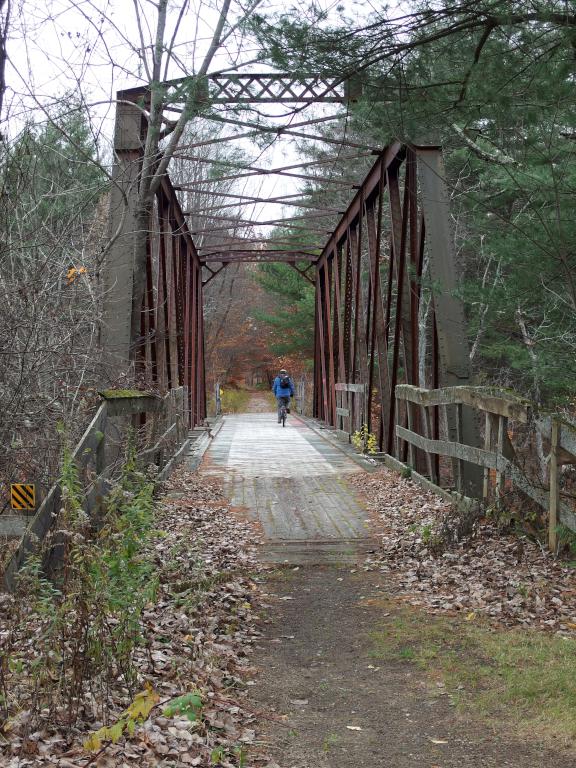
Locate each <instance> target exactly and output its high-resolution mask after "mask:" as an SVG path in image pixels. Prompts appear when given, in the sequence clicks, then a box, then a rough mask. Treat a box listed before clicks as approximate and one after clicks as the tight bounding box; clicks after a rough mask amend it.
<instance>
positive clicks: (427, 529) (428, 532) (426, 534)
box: [420, 524, 432, 544]
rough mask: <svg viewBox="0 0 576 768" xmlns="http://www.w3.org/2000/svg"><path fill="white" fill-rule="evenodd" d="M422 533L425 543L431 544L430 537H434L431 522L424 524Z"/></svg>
mask: <svg viewBox="0 0 576 768" xmlns="http://www.w3.org/2000/svg"><path fill="white" fill-rule="evenodd" d="M420 535H421V537H422V541H423V542H424V544H429V543H430V539H431V538H432V526H431V525H430V524H428V525H423V526H422V529H421V531H420Z"/></svg>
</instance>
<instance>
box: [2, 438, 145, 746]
mask: <svg viewBox="0 0 576 768" xmlns="http://www.w3.org/2000/svg"><path fill="white" fill-rule="evenodd" d="M132 442H133V441H132ZM135 456H136V454H135V448H134V445H133V444H132V445H131V447H130V450H129V452H128V456H127V459H126V462H125V465H124V468H123V472H122V476H121V478H120V480H119V481H118V483H117V484H116V486H115V487H114V488H113V490H112V491H111V492H110V494H109V496H108V498H107V501H106V506H105V511H104V514H103V518H102V521H101V523H102V524H101V527H100V528H99V529H98V530H97V529H96V528H95V526H94V525H93V524H92V521H91V520H90V519H89V518H88V516H87V515H86V514H85V512H84V509H83V502H82V486H81V483H80V479H79V473H78V468H77V467H76V465H75V462H74V461H73V459H72V454H71V452H70V450H69V448H68V446H65V447H64V452H63V465H62V473H61V478H60V485H61V488H62V508H61V512H60V516H59V520H58V521H57V524H56V526H55V528H56V533H54V534H52V535H51V537H48V538H47V539H46V540H45V542H44V546H43V548H39V550H38V551H37V552H36V553H35V554H34V555H33V556H31V557H29V559H28V561H27V563H26V565H25V567H24V568H23V569H22V570H21V572H20V575H19V579H18V584H17V601H18V606H19V611H18V622H19V623H22V621H23V620H24V621H25V622H27V623H30V625H32V626H34V628H35V637H34V653H33V654H31V655H28V656H26V657H25V658H23V659H22V663H21V664H20V662H19V661H16V657H15V656H14V655H13V652H12V651H11V652H10V654H9V655H11V656H13V658H14V661H13V663H12V664H10V662H8V663H6V664H3V665H2V685H3V692H4V695H5V696H6V694H7V692H8V689H9V686H10V680H11V679H12V678H13V677H14V676H16V675H18V676H19V677H25V678H27V679H28V681H29V684H30V687H31V691H32V696H31V701H32V708H33V713H36V714H37V713H38V712H40V711H41V710H45V711H46V712H48V713H49V714H50V716H51V717H52V718H53V719H55V720H64V721H65V722H66V723H67V724H71V723H73V722H74V721H75V719H76V717H77V715H78V712H79V707H80V706H81V702H82V700H83V697H84V695H85V693H86V692H87V691H88V689H90V691H91V693H92V695H93V696H94V697H95V698H96V699H97V700H99V701H101V702H103V703H102V711H101V719H103V720H104V719H105V718H106V704H105V703H104V702H106V701H107V700H108V697H107V696H106V695H105V694H104V692H105V691H106V690H107V689H108V687H109V684H110V683H111V682H113V681H118V680H119V679H122V680H123V682H124V684H125V686H126V687H127V689H128V691H129V692H133V691H134V690H135V686H136V685H137V682H138V680H137V674H136V671H135V667H134V664H133V657H134V652H135V649H136V648H137V646H138V645H139V644H140V643H141V641H142V637H141V615H142V611H143V609H144V607H145V606H146V604H147V603H149V602H150V601H151V600H153V599H154V597H155V593H156V577H155V574H154V561H153V556H152V547H151V546H150V542H151V539H152V537H153V535H154V534H153V532H154V531H155V527H154V502H153V490H154V486H153V484H152V483H151V482H150V481H149V479H148V478H147V477H146V476H145V475H143V474H142V473H140V472H138V471H137V469H136V459H135ZM54 552H55V553H60V556H59V557H57V558H55V557H54V556H53V553H54ZM47 555H51V558H50V560H47ZM46 562H51V566H52V567H51V575H50V578H48V577H47V576H46V574H45V572H44V566H45V563H46ZM9 646H10V642H8V644H7V645H6V647H9ZM18 670H19V671H18ZM99 692H100V693H102V695H101V696H98V693H99ZM122 732H123V731H122ZM116 735H117V731H116V730H115V731H114V732H113V733H112V734H111V735H110V738H112V736H114V737H115V736H116ZM106 738H108V737H106Z"/></svg>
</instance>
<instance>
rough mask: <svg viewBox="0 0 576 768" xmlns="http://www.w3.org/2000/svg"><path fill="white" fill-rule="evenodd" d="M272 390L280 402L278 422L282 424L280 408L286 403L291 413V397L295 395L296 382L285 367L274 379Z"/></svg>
mask: <svg viewBox="0 0 576 768" xmlns="http://www.w3.org/2000/svg"><path fill="white" fill-rule="evenodd" d="M272 392H274V394H275V395H276V402H277V403H278V424H280V422H281V421H282V419H281V418H280V408H281V407H282V406H283V405H285V406H286V410H287V411H288V413H290V408H289V406H290V398H291V397H293V396H294V384H293V382H292V379H291V378H290V376H288V371H287V370H286V369H285V368H282V369H281V370H280V372H279V373H278V376H276V378H275V379H274V384H272Z"/></svg>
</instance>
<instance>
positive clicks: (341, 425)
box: [334, 382, 368, 439]
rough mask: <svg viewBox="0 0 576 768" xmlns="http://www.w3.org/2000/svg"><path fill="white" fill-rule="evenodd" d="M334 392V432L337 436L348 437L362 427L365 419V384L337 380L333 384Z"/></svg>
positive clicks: (366, 389)
mask: <svg viewBox="0 0 576 768" xmlns="http://www.w3.org/2000/svg"><path fill="white" fill-rule="evenodd" d="M334 387H335V392H336V432H337V434H338V436H339V437H343V438H345V439H350V437H351V436H352V435H353V434H354V432H357V431H359V430H360V429H362V425H363V424H365V423H366V421H367V414H366V403H367V399H368V398H367V392H368V387H367V386H366V384H351V383H348V382H339V383H337V384H335V385H334Z"/></svg>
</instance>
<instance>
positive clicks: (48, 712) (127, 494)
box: [0, 457, 268, 768]
mask: <svg viewBox="0 0 576 768" xmlns="http://www.w3.org/2000/svg"><path fill="white" fill-rule="evenodd" d="M62 485H63V488H64V502H63V507H62V510H61V513H60V519H59V520H58V524H57V526H56V531H55V533H54V534H53V535H52V537H51V541H50V542H49V543H47V545H46V547H44V548H43V552H42V553H40V554H38V555H37V556H36V557H34V558H31V559H30V560H29V561H28V564H27V565H26V567H25V568H24V570H23V572H22V575H21V578H20V580H19V584H18V588H17V591H16V593H15V594H14V595H3V596H2V597H1V598H0V660H1V662H0V755H1V757H0V764H2V765H5V766H9V767H10V768H16V766H18V768H20V767H21V766H42V765H46V766H48V765H49V766H62V768H80V767H81V766H88V765H98V766H120V765H122V766H125V765H138V766H147V765H150V766H152V765H159V764H166V765H168V764H176V763H177V764H178V765H200V766H210V765H221V766H224V767H227V766H243V765H246V764H247V762H246V761H247V754H248V751H250V765H256V766H257V765H266V764H267V763H268V760H267V758H266V757H265V756H264V755H262V754H260V752H259V750H258V748H257V747H256V746H255V743H256V740H257V739H256V727H257V726H256V725H255V723H257V722H258V719H259V713H257V712H255V711H254V710H253V709H252V708H251V707H250V705H249V704H248V703H247V691H248V690H249V686H250V682H251V676H252V675H253V673H254V670H253V669H252V668H251V666H250V656H249V654H250V651H251V648H252V646H253V644H254V642H255V641H256V640H257V638H258V636H259V631H258V629H257V627H256V622H257V618H258V615H257V611H258V599H259V596H258V589H257V586H256V583H255V581H254V580H253V576H254V574H255V573H256V571H257V567H256V564H255V561H254V560H253V557H252V554H251V552H252V551H253V545H254V543H255V535H254V531H253V529H252V528H251V527H250V526H249V525H248V524H247V523H245V522H242V521H240V520H239V519H238V518H237V517H235V515H234V514H233V513H232V514H231V512H230V508H229V505H228V503H227V502H226V501H225V500H224V498H223V496H222V494H221V492H220V489H219V488H218V486H217V485H216V484H215V483H214V482H213V481H209V482H206V481H205V480H204V479H201V478H200V477H199V476H198V475H195V474H192V473H189V472H187V471H186V470H179V471H177V472H176V473H175V474H174V475H173V477H172V479H171V480H170V481H169V482H168V483H165V484H164V487H163V488H162V489H161V490H162V493H161V495H159V496H157V495H156V494H155V485H154V483H153V481H152V480H151V479H150V478H149V477H147V476H146V475H145V474H143V473H141V472H138V471H137V470H136V467H135V465H134V462H133V461H131V460H129V461H128V462H127V464H126V467H125V469H124V473H123V477H122V479H121V481H120V482H119V483H118V485H117V486H116V488H115V489H114V490H113V491H112V493H111V495H110V497H109V501H108V504H107V508H106V512H105V515H104V519H103V520H102V525H101V526H100V527H99V528H98V530H95V529H93V528H92V527H91V525H90V521H89V520H88V519H87V518H86V516H85V514H84V512H83V510H82V506H81V503H80V496H79V485H78V478H77V473H76V469H75V467H74V465H73V463H72V462H71V460H70V457H66V458H65V461H64V471H63V476H62ZM54 546H57V547H59V548H60V549H61V552H62V558H61V560H60V565H59V567H58V569H57V571H56V573H55V577H54V578H53V579H52V580H50V581H49V580H48V579H47V578H46V577H45V576H44V566H45V564H46V553H47V551H49V548H50V547H54Z"/></svg>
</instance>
